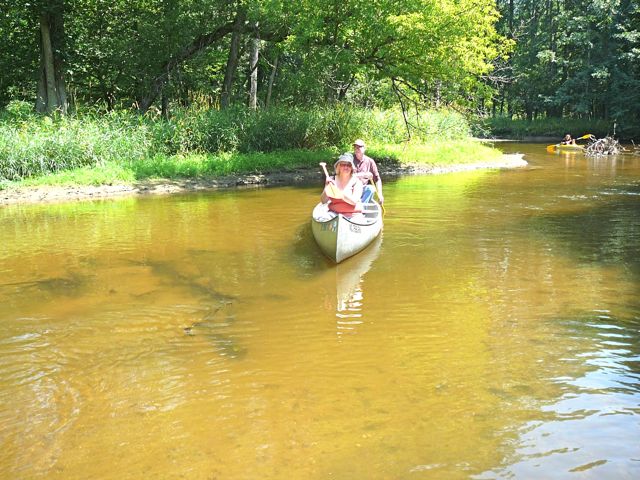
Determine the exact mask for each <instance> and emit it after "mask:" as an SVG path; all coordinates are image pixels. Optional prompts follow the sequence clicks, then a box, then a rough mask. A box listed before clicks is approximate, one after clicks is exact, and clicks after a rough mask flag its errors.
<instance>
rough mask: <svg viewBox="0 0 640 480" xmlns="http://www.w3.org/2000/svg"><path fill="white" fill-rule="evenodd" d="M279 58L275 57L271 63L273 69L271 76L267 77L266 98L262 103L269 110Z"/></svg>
mask: <svg viewBox="0 0 640 480" xmlns="http://www.w3.org/2000/svg"><path fill="white" fill-rule="evenodd" d="M279 58H280V56H279V55H278V56H276V60H275V61H274V62H273V68H272V69H271V74H270V75H269V85H268V87H267V98H266V100H265V101H264V106H265V108H269V105H271V92H272V91H273V83H274V82H275V79H276V72H277V71H278V59H279Z"/></svg>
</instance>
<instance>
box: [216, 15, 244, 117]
mask: <svg viewBox="0 0 640 480" xmlns="http://www.w3.org/2000/svg"><path fill="white" fill-rule="evenodd" d="M245 18H246V14H245V12H244V11H240V12H238V14H237V15H236V19H235V22H234V24H233V32H232V34H231V45H230V47H229V57H228V58H227V67H226V68H225V70H224V80H223V82H222V94H221V96H220V107H221V108H223V109H224V108H227V107H229V105H231V93H232V90H233V81H234V79H235V76H236V70H237V69H238V57H239V55H240V38H241V36H242V27H243V26H244V22H245Z"/></svg>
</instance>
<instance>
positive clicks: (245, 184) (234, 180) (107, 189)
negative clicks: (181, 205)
mask: <svg viewBox="0 0 640 480" xmlns="http://www.w3.org/2000/svg"><path fill="white" fill-rule="evenodd" d="M522 157H523V156H522V155H521V154H512V155H503V156H502V157H500V158H498V159H496V160H492V161H486V162H478V163H468V164H459V165H447V166H438V167H434V166H430V165H423V164H406V165H402V166H394V167H390V168H389V167H384V166H381V167H380V170H381V175H382V176H383V178H389V177H398V176H403V175H434V174H443V173H453V172H461V171H469V170H477V169H507V168H522V167H526V166H527V162H526V161H525V160H524V159H523V158H522ZM322 176H323V173H322V171H321V170H320V169H319V168H310V169H298V170H293V171H287V172H277V173H269V174H263V175H229V176H221V177H210V178H186V179H181V180H167V179H157V180H144V181H141V182H136V183H131V184H112V185H98V186H91V185H86V186H33V187H10V188H7V189H5V190H0V205H15V204H36V203H52V202H67V201H80V200H98V199H106V198H117V197H128V196H147V195H169V194H175V193H185V192H198V191H210V190H216V189H224V188H251V187H271V186H286V185H304V184H311V183H313V182H318V183H321V181H322Z"/></svg>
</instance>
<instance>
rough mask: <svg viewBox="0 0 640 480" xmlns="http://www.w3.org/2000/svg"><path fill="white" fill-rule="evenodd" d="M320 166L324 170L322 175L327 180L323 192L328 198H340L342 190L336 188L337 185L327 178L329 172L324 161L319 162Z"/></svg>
mask: <svg viewBox="0 0 640 480" xmlns="http://www.w3.org/2000/svg"><path fill="white" fill-rule="evenodd" d="M320 166H321V167H322V170H324V177H325V180H326V182H327V184H326V186H325V187H324V193H325V195H326V196H327V197H329V198H342V192H341V191H340V189H339V188H338V186H337V185H336V184H335V183H333V181H332V180H331V179H330V178H329V172H327V164H326V163H324V162H320Z"/></svg>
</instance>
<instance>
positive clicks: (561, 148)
mask: <svg viewBox="0 0 640 480" xmlns="http://www.w3.org/2000/svg"><path fill="white" fill-rule="evenodd" d="M549 147H553V151H554V152H581V151H583V150H584V147H583V146H582V145H549ZM549 147H547V150H549Z"/></svg>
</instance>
